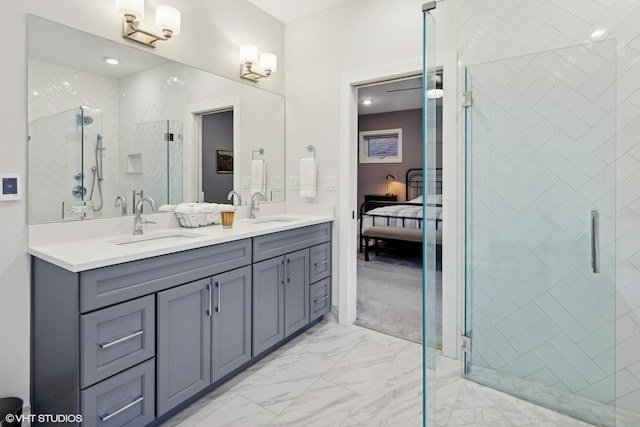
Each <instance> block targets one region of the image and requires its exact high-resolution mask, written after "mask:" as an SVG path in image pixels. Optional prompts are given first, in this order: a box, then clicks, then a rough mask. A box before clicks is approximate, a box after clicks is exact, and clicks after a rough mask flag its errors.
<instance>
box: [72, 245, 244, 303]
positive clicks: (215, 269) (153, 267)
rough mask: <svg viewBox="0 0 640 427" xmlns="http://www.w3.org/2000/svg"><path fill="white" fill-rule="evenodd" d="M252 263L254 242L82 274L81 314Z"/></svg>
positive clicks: (158, 258) (172, 255) (214, 246)
mask: <svg viewBox="0 0 640 427" xmlns="http://www.w3.org/2000/svg"><path fill="white" fill-rule="evenodd" d="M249 264H251V239H244V240H238V241H234V242H228V243H221V244H219V245H213V246H207V247H204V248H199V249H192V250H188V251H183V252H176V253H173V254H169V255H162V256H157V257H154V258H148V259H143V260H140V261H132V262H127V263H124V264H118V265H113V266H109V267H103V268H97V269H95V270H88V271H83V272H82V273H80V311H81V312H82V313H85V312H87V311H91V310H95V309H97V308H102V307H106V306H108V305H113V304H117V303H119V302H122V301H127V300H130V299H133V298H137V297H140V296H143V295H148V294H150V293H153V292H158V291H162V290H164V289H168V288H171V287H173V286H177V285H181V284H183V283H188V282H193V281H195V280H199V279H202V278H203V277H209V276H214V275H216V274H219V273H222V272H225V271H229V270H233V269H236V268H240V267H244V266H245V265H249Z"/></svg>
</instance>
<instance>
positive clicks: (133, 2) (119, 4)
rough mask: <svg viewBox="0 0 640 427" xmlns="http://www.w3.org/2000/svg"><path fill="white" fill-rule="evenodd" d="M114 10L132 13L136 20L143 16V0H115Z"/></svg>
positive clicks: (127, 13)
mask: <svg viewBox="0 0 640 427" xmlns="http://www.w3.org/2000/svg"><path fill="white" fill-rule="evenodd" d="M115 6H116V12H118V13H121V14H123V15H133V16H135V17H136V19H137V20H142V19H143V18H144V0H116V3H115Z"/></svg>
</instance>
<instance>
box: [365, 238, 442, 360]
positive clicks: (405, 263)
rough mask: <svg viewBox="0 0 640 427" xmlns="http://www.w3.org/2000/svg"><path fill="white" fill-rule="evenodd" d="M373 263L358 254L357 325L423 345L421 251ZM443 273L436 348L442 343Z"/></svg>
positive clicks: (394, 253)
mask: <svg viewBox="0 0 640 427" xmlns="http://www.w3.org/2000/svg"><path fill="white" fill-rule="evenodd" d="M370 259H371V260H370V261H365V260H364V256H363V254H360V253H359V254H358V294H357V295H358V296H357V304H358V306H357V313H358V314H357V319H356V322H355V324H356V325H359V326H362V327H365V328H369V329H373V330H375V331H378V332H382V333H385V334H388V335H393V336H395V337H399V338H404V339H406V340H409V341H413V342H416V343H421V342H422V260H421V255H420V253H419V251H418V253H417V254H416V251H415V248H413V250H411V249H410V250H402V249H401V250H389V251H382V252H380V255H375V254H374V253H373V251H370ZM441 278H442V273H441V272H440V271H438V272H437V283H436V292H437V294H436V319H437V320H436V346H437V347H438V348H439V347H440V343H441V342H442V321H441V319H442V285H441V283H442V280H441Z"/></svg>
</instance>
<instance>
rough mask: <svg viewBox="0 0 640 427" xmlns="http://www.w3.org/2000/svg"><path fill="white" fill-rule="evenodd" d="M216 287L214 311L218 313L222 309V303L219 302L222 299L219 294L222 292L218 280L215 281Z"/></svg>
mask: <svg viewBox="0 0 640 427" xmlns="http://www.w3.org/2000/svg"><path fill="white" fill-rule="evenodd" d="M216 289H217V290H218V306H217V307H216V313H220V312H221V311H222V303H221V302H220V301H221V300H222V297H221V296H220V295H221V294H222V287H221V286H220V282H216Z"/></svg>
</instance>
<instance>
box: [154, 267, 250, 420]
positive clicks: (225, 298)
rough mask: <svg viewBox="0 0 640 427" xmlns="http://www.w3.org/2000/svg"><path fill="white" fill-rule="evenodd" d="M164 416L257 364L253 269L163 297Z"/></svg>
mask: <svg viewBox="0 0 640 427" xmlns="http://www.w3.org/2000/svg"><path fill="white" fill-rule="evenodd" d="M156 311H157V313H158V314H157V316H158V318H157V325H158V326H157V327H158V338H157V342H158V352H157V355H156V363H157V364H158V377H157V410H158V415H162V414H164V413H165V412H167V411H168V410H170V409H171V408H174V407H175V406H177V405H178V404H180V403H182V402H184V401H185V400H187V399H189V398H190V397H191V396H193V395H195V394H196V393H198V392H199V391H201V390H203V389H204V388H206V387H208V386H209V385H210V384H211V383H213V382H215V381H217V380H218V379H220V378H222V377H224V376H225V375H227V374H229V373H231V372H233V371H234V370H235V369H237V368H239V367H240V366H242V365H243V364H244V363H246V362H248V361H249V360H251V267H249V266H246V267H243V268H239V269H236V270H232V271H228V272H226V273H222V274H218V275H216V276H213V277H210V278H206V279H202V280H198V281H196V282H192V283H187V284H185V285H181V286H178V287H175V288H172V289H169V290H167V291H163V292H158V297H157V308H156Z"/></svg>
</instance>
